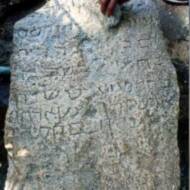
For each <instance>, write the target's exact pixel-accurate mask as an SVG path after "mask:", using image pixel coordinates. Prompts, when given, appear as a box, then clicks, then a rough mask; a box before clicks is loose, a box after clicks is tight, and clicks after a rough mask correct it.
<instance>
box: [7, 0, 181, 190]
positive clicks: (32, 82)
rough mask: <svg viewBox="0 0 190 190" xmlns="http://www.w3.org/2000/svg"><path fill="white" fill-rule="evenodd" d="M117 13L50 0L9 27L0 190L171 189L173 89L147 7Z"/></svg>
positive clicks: (174, 180) (85, 2) (150, 5)
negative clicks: (4, 171) (5, 162)
mask: <svg viewBox="0 0 190 190" xmlns="http://www.w3.org/2000/svg"><path fill="white" fill-rule="evenodd" d="M122 14H123V19H119V20H118V18H120V17H117V18H116V19H114V18H111V20H110V19H105V18H104V17H103V16H102V15H101V14H100V12H99V6H98V4H97V3H95V2H94V1H91V0H80V1H79V0H76V1H75V0H74V1H72V3H71V2H70V1H67V0H55V1H53V0H52V1H49V2H48V3H47V4H46V5H45V6H43V7H42V8H41V9H39V10H37V11H35V12H34V13H32V14H30V15H29V16H27V17H26V18H24V19H22V20H20V21H19V22H17V23H16V25H15V28H14V51H13V55H12V59H11V60H12V61H11V68H12V83H11V96H10V107H9V110H8V114H7V119H6V138H5V140H6V144H7V149H8V151H9V172H8V178H7V182H6V187H5V189H6V190H21V189H22V190H23V189H24V190H40V189H42V190H52V189H55V190H126V189H129V190H152V189H158V190H165V189H168V190H175V189H178V187H179V155H178V147H177V118H178V109H179V89H178V85H177V77H176V73H175V69H174V67H173V66H172V64H171V62H170V58H169V56H168V54H167V52H166V47H165V43H164V40H163V37H162V33H161V31H160V29H159V27H158V14H157V7H156V6H155V4H154V2H153V1H151V0H146V1H143V2H142V1H137V0H134V1H133V2H131V3H129V4H128V6H127V7H126V8H125V9H124V10H123V11H122ZM115 21H117V22H115ZM118 24H119V25H118Z"/></svg>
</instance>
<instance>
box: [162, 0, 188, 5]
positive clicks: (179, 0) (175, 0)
mask: <svg viewBox="0 0 190 190" xmlns="http://www.w3.org/2000/svg"><path fill="white" fill-rule="evenodd" d="M164 1H165V2H166V3H169V4H173V5H188V4H189V1H188V0H164Z"/></svg>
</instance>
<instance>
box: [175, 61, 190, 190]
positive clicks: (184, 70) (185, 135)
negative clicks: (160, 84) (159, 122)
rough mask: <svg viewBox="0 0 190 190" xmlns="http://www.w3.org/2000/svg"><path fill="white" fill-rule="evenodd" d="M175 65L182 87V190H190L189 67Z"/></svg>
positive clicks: (180, 148) (178, 62) (180, 127)
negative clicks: (189, 141)
mask: <svg viewBox="0 0 190 190" xmlns="http://www.w3.org/2000/svg"><path fill="white" fill-rule="evenodd" d="M173 64H174V66H175V68H176V70H177V75H178V83H179V87H180V113H179V122H178V146H179V152H180V172H181V176H180V182H181V187H180V190H188V189H189V183H188V179H189V154H188V151H189V143H188V139H189V118H188V115H189V113H188V105H189V101H188V100H189V99H188V97H189V94H188V86H189V84H188V78H189V71H188V66H187V65H185V64H184V63H181V62H180V61H179V60H173Z"/></svg>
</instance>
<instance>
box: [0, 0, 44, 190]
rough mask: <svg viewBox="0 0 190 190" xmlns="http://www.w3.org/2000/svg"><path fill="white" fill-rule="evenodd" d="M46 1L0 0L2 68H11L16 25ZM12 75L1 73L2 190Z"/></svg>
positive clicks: (4, 177) (0, 57)
mask: <svg viewBox="0 0 190 190" xmlns="http://www.w3.org/2000/svg"><path fill="white" fill-rule="evenodd" d="M44 3H46V0H32V1H31V0H19V1H17V3H14V0H0V67H2V66H6V67H7V68H9V66H10V63H9V62H10V56H11V54H12V50H13V43H12V40H13V27H14V23H15V22H16V21H17V20H19V19H21V18H22V17H24V16H26V15H27V14H29V13H31V12H33V11H34V10H36V9H38V8H39V7H41V6H42V5H43V4H44ZM9 85H10V74H9V73H8V74H7V73H6V74H4V73H1V72H0V190H3V189H4V186H5V181H6V176H7V170H8V157H7V150H6V149H5V143H4V127H5V125H4V123H5V117H6V111H7V108H8V99H9Z"/></svg>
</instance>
